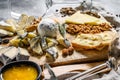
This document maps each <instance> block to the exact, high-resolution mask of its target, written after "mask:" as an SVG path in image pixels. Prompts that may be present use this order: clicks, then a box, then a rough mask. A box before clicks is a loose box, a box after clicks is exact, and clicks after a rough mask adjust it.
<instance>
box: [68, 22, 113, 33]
mask: <svg viewBox="0 0 120 80" xmlns="http://www.w3.org/2000/svg"><path fill="white" fill-rule="evenodd" d="M111 28H112V27H111V26H110V25H108V24H106V23H103V24H100V25H90V24H68V27H67V28H66V31H67V32H68V33H70V34H80V33H85V34H87V33H92V34H94V33H100V32H104V31H110V29H111Z"/></svg>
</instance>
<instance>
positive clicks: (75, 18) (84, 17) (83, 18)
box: [65, 11, 108, 25]
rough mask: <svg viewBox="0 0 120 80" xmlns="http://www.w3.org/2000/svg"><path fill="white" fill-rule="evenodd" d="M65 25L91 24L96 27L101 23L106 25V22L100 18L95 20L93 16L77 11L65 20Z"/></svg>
mask: <svg viewBox="0 0 120 80" xmlns="http://www.w3.org/2000/svg"><path fill="white" fill-rule="evenodd" d="M65 22H66V23H73V24H93V25H98V24H101V23H105V22H106V23H108V22H107V21H106V20H104V19H101V18H96V17H94V16H90V15H88V14H82V13H80V12H79V11H78V12H76V13H75V14H73V15H72V16H70V17H67V18H66V19H65Z"/></svg>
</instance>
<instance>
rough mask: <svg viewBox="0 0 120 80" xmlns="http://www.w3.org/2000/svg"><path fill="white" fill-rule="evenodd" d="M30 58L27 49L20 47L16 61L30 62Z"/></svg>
mask: <svg viewBox="0 0 120 80" xmlns="http://www.w3.org/2000/svg"><path fill="white" fill-rule="evenodd" d="M29 57H30V54H29V52H28V51H27V50H26V49H25V48H20V47H18V55H17V56H16V60H28V59H29Z"/></svg>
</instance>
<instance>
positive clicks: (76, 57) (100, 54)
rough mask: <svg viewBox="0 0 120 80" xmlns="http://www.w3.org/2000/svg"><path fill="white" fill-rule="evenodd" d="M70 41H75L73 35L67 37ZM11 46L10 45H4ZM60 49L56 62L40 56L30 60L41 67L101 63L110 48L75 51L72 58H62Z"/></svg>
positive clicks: (58, 47)
mask: <svg viewBox="0 0 120 80" xmlns="http://www.w3.org/2000/svg"><path fill="white" fill-rule="evenodd" d="M67 37H68V39H69V40H73V39H74V38H75V37H74V36H72V37H71V35H67ZM4 46H9V45H4ZM57 49H58V54H59V56H58V58H57V59H56V60H55V61H54V62H48V61H47V60H46V57H45V56H44V55H43V56H42V57H40V56H32V55H30V58H29V60H30V61H34V62H36V63H38V64H39V65H43V64H45V63H50V65H51V66H60V65H67V64H75V63H83V62H92V61H100V60H105V59H107V57H108V47H105V48H104V49H102V50H101V51H99V50H85V51H80V52H77V51H74V53H73V54H72V55H71V56H67V57H65V58H64V57H63V56H62V49H63V48H62V47H60V46H57Z"/></svg>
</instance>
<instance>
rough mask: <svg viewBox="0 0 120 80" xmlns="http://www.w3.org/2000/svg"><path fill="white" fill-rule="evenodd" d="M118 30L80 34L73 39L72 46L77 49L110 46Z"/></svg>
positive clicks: (99, 48) (98, 48)
mask: <svg viewBox="0 0 120 80" xmlns="http://www.w3.org/2000/svg"><path fill="white" fill-rule="evenodd" d="M116 35H117V34H116V32H113V31H105V32H101V33H97V34H79V35H78V36H77V38H76V39H75V40H73V41H72V46H73V47H74V49H75V50H78V51H79V50H89V49H97V50H101V49H103V48H104V47H105V46H108V45H109V44H110V43H111V42H112V41H113V40H114V38H115V37H116Z"/></svg>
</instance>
